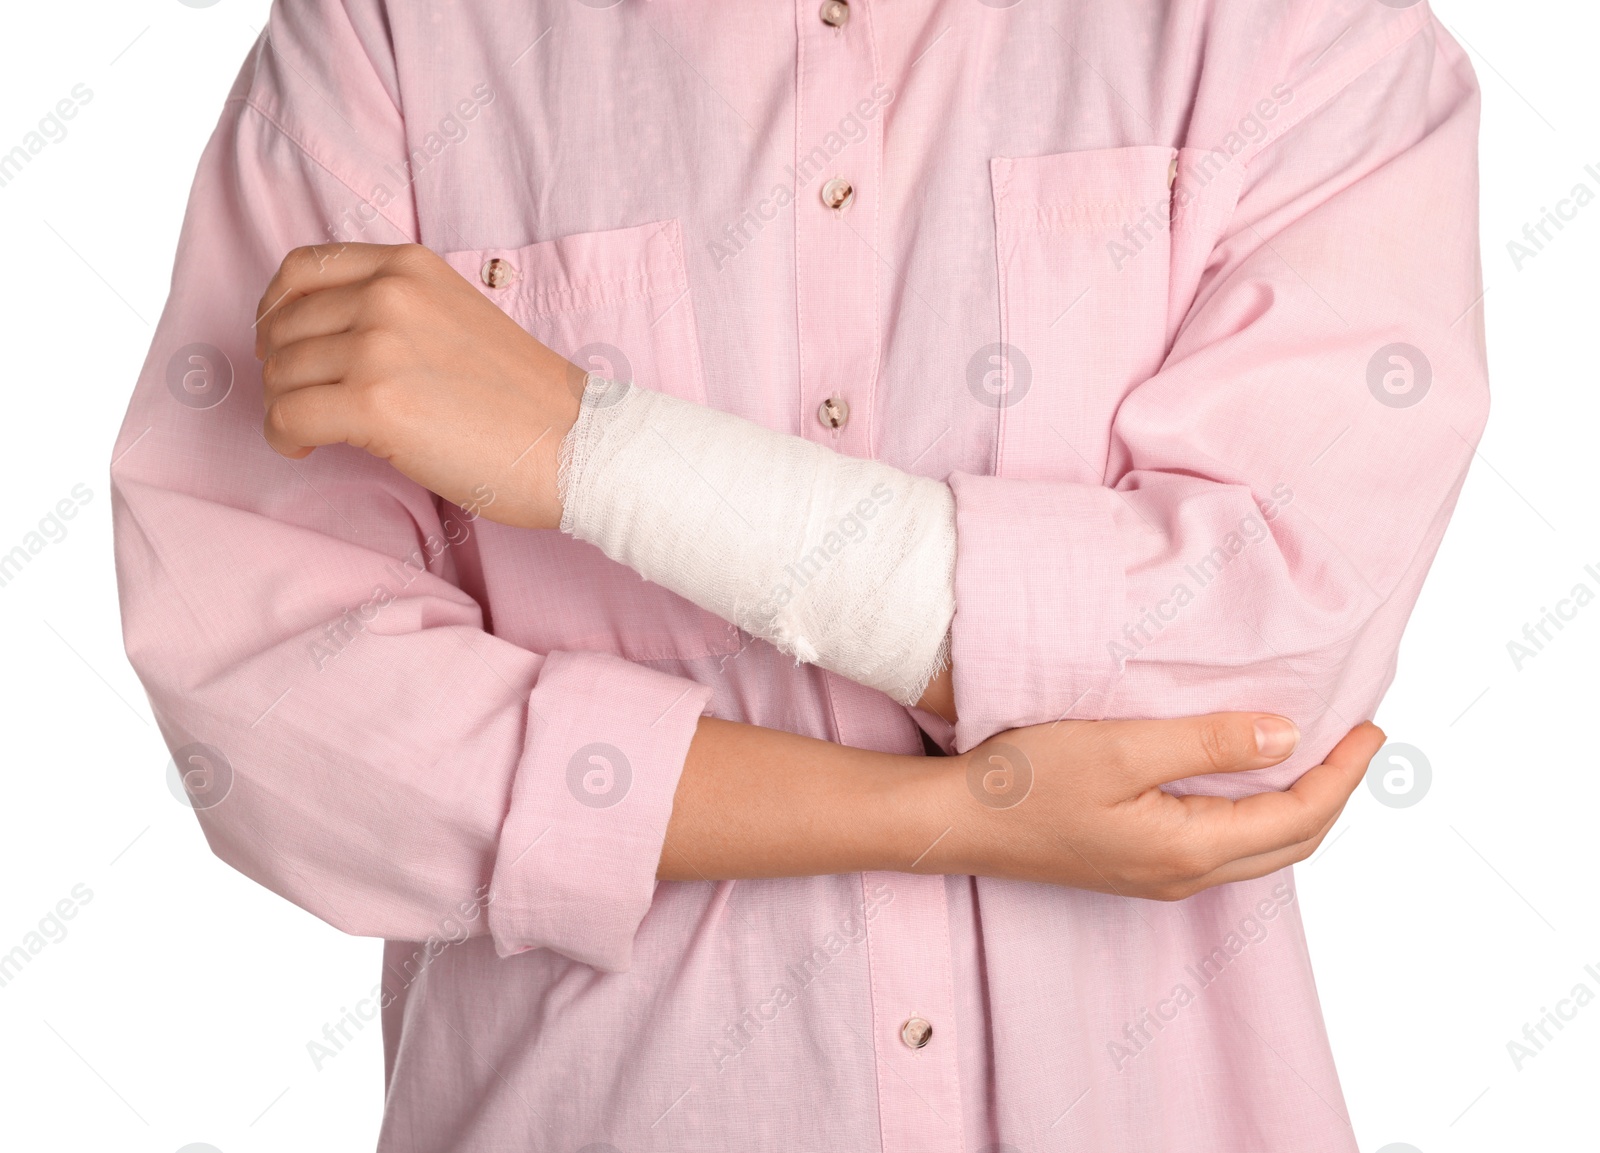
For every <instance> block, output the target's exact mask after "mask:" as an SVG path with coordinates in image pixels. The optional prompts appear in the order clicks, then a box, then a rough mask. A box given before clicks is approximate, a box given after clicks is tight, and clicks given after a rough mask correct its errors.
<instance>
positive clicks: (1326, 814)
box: [1176, 723, 1384, 872]
mask: <svg viewBox="0 0 1600 1153" xmlns="http://www.w3.org/2000/svg"><path fill="white" fill-rule="evenodd" d="M1383 740H1384V737H1383V730H1381V729H1379V728H1378V726H1376V725H1374V724H1371V723H1364V724H1361V725H1357V726H1356V727H1355V728H1354V729H1352V730H1350V732H1349V733H1348V734H1346V736H1345V738H1344V739H1343V740H1341V741H1340V742H1339V743H1338V744H1337V745H1335V746H1334V747H1333V750H1332V751H1331V752H1330V753H1329V754H1328V759H1327V760H1326V761H1324V762H1323V763H1322V764H1320V765H1318V766H1316V767H1315V768H1313V769H1311V770H1310V771H1309V772H1307V773H1305V775H1303V776H1302V777H1301V778H1300V779H1299V780H1298V781H1296V782H1295V783H1294V784H1293V785H1292V786H1290V787H1289V788H1288V789H1287V790H1285V791H1283V792H1268V793H1257V794H1255V795H1254V796H1249V797H1243V798H1241V799H1239V800H1237V801H1230V800H1227V799H1226V798H1223V797H1201V796H1187V797H1180V798H1176V799H1177V801H1178V803H1179V804H1180V805H1181V806H1183V808H1184V810H1185V811H1186V813H1187V815H1188V818H1189V820H1188V823H1187V827H1186V828H1184V829H1181V830H1179V832H1178V834H1177V835H1178V837H1179V838H1180V839H1182V840H1183V841H1184V842H1185V846H1186V848H1187V849H1188V850H1189V852H1190V853H1191V854H1193V855H1194V856H1196V857H1198V859H1199V860H1200V861H1201V862H1202V864H1203V865H1204V866H1205V868H1206V869H1207V871H1208V872H1209V871H1212V870H1215V869H1218V868H1221V867H1223V866H1225V865H1227V864H1229V863H1230V862H1237V861H1243V860H1246V859H1249V858H1251V857H1257V856H1260V855H1261V854H1264V853H1278V852H1281V851H1283V850H1286V849H1289V848H1291V847H1293V846H1296V845H1300V844H1303V843H1305V842H1307V841H1310V840H1313V839H1315V838H1316V837H1318V836H1320V835H1321V833H1322V832H1323V831H1325V830H1326V829H1327V828H1328V827H1329V826H1330V825H1331V824H1332V823H1333V822H1334V821H1335V820H1337V819H1338V816H1339V814H1340V813H1341V812H1342V811H1343V810H1344V806H1345V802H1346V801H1348V800H1349V799H1350V794H1351V793H1352V792H1354V791H1355V788H1356V786H1357V785H1359V784H1360V783H1361V778H1362V776H1363V775H1364V774H1365V773H1366V768H1367V763H1368V762H1369V761H1371V760H1372V757H1373V754H1375V753H1376V752H1377V751H1378V749H1380V748H1381V747H1382V746H1383Z"/></svg>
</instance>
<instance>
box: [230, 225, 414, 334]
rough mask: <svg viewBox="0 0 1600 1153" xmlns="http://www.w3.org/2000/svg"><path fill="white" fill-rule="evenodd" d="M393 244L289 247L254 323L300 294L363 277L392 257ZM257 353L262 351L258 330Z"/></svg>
mask: <svg viewBox="0 0 1600 1153" xmlns="http://www.w3.org/2000/svg"><path fill="white" fill-rule="evenodd" d="M403 247H406V246H405V245H395V244H311V245H307V246H305V247H303V248H296V249H294V250H292V251H291V252H290V253H289V255H288V256H285V257H284V258H283V263H282V264H280V265H279V266H278V271H277V272H276V273H275V274H274V275H273V277H272V279H271V280H270V281H269V282H268V283H267V288H266V291H265V292H263V293H262V294H261V299H260V300H259V301H258V302H257V303H256V320H255V327H256V328H257V329H258V330H259V328H260V325H261V321H262V319H263V318H264V317H266V316H267V315H269V314H270V313H272V312H274V311H275V310H277V309H280V308H282V307H284V306H285V305H287V304H291V303H293V302H294V301H296V300H298V299H299V298H300V297H302V296H306V295H308V294H310V293H313V292H316V291H318V290H320V289H324V288H338V287H341V286H343V285H346V284H353V283H355V282H356V281H358V280H365V279H366V278H367V277H369V276H371V275H373V273H375V272H377V271H378V270H379V269H380V268H383V267H384V266H385V265H386V264H388V263H389V262H390V261H392V260H393V259H394V254H395V250H396V249H397V248H403ZM256 355H257V356H260V355H261V345H260V333H259V331H258V332H257V342H256Z"/></svg>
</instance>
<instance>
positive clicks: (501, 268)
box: [480, 256, 517, 288]
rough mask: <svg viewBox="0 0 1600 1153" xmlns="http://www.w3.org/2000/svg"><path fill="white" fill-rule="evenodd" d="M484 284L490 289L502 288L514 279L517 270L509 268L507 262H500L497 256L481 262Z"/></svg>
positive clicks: (508, 262) (509, 263)
mask: <svg viewBox="0 0 1600 1153" xmlns="http://www.w3.org/2000/svg"><path fill="white" fill-rule="evenodd" d="M480 275H481V276H482V277H483V282H484V284H486V285H488V286H489V287H490V288H504V287H505V286H506V285H508V284H510V283H511V282H512V281H513V280H515V279H516V276H517V270H516V269H515V268H512V267H511V262H510V261H509V260H501V259H500V258H499V257H498V256H496V257H494V258H493V259H490V260H486V261H484V262H483V272H482V273H481V274H480Z"/></svg>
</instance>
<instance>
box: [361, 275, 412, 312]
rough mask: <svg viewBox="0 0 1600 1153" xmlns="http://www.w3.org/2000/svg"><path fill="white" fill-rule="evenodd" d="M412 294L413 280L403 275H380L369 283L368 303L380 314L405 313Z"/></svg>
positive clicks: (409, 304)
mask: <svg viewBox="0 0 1600 1153" xmlns="http://www.w3.org/2000/svg"><path fill="white" fill-rule="evenodd" d="M412 296H413V291H412V287H411V282H410V281H408V280H407V279H406V278H405V277H403V276H380V277H378V278H377V279H375V280H373V281H372V282H371V283H370V284H368V285H367V291H366V300H367V304H368V306H369V307H371V308H372V309H374V310H375V311H376V312H377V313H378V315H379V316H393V315H396V314H403V313H404V312H405V311H406V310H407V309H408V308H410V306H411V300H412Z"/></svg>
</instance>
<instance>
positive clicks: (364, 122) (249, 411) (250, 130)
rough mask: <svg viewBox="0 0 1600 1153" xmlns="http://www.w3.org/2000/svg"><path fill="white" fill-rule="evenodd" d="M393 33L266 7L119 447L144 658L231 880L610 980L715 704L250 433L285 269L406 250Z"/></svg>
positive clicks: (402, 929) (195, 203)
mask: <svg viewBox="0 0 1600 1153" xmlns="http://www.w3.org/2000/svg"><path fill="white" fill-rule="evenodd" d="M385 36H386V33H385V31H384V29H383V26H382V22H381V21H379V20H376V19H370V18H368V19H363V18H362V17H360V16H354V17H353V16H351V15H350V13H349V12H348V11H347V10H346V8H345V7H344V6H343V5H341V4H340V3H337V2H334V0H306V2H300V3H283V4H279V5H275V6H274V9H273V14H272V19H271V22H270V24H269V27H268V29H267V31H266V32H265V33H264V35H263V37H262V38H261V40H260V42H259V43H258V44H257V46H256V50H255V51H254V52H253V53H252V55H251V57H250V58H249V60H248V61H247V63H246V65H245V67H244V70H243V71H242V72H241V74H240V77H239V79H238V81H237V83H236V85H235V88H234V91H233V93H232V95H231V97H230V99H229V101H228V103H227V105H226V108H225V111H224V114H223V116H222V118H221V122H220V123H219V125H218V127H217V129H216V131H215V133H214V135H213V137H212V139H211V141H210V142H209V144H208V146H207V148H206V150H205V153H204V156H203V158H202V161H201V164H200V167H199V171H198V174H197V176H196V178H195V182H194V186H193V190H192V193H191V197H190V201H189V205H188V210H187V214H186V217H185V221H184V227H183V232H182V236H181V239H180V242H179V247H178V256H177V261H176V267H175V270H174V274H173V280H172V287H171V293H170V296H169V299H168V302H167V305H166V308H165V311H164V313H163V315H162V319H161V322H160V325H159V327H158V329H157V332H156V335H155V338H154V341H153V343H152V346H151V349H150V352H149V355H148V358H147V360H146V363H145V365H144V368H143V371H142V373H141V375H140V378H139V382H138V385H137V387H136V390H135V393H134V396H133V398H132V400H131V402H130V405H129V409H128V414H127V417H126V421H125V423H124V425H123V428H122V431H121V434H120V436H119V437H118V440H117V444H116V447H115V449H114V451H113V462H112V467H111V475H112V491H113V501H114V518H115V522H114V523H115V535H116V559H117V569H118V578H119V587H120V595H121V607H122V615H123V628H124V637H125V642H126V647H127V651H128V655H129V658H130V660H131V661H132V663H133V666H134V668H135V670H136V671H137V673H138V675H139V677H140V678H141V680H142V682H143V684H144V686H145V688H146V690H147V692H148V695H149V698H150V702H151V706H152V708H153V710H154V713H155V716H156V719H157V722H158V724H159V726H160V728H161V731H162V734H163V736H164V738H165V739H166V741H167V743H168V745H169V746H170V747H171V748H172V750H173V752H174V756H175V760H176V762H177V764H178V767H179V770H180V773H181V774H182V777H183V779H184V780H185V781H186V782H187V783H188V785H189V786H190V789H189V796H190V798H191V803H192V804H193V806H194V808H195V811H196V815H197V816H198V818H199V820H200V823H201V825H202V827H203V829H204V831H205V834H206V837H207V839H208V841H209V843H210V845H211V847H212V848H213V850H214V851H215V852H216V853H217V854H218V856H220V857H221V858H222V859H223V860H225V861H226V862H228V863H229V864H230V865H232V866H234V867H235V868H237V869H239V870H240V871H241V872H243V873H245V874H247V875H248V876H250V877H252V878H254V879H255V880H256V881H258V882H259V883H261V884H262V885H265V886H266V887H267V888H269V889H271V890H273V891H275V892H277V893H279V894H281V895H282V896H284V897H286V898H288V899H289V900H291V901H293V902H295V903H296V904H298V905H300V906H302V907H304V908H305V909H307V910H309V911H310V912H312V913H314V914H315V915H317V916H318V917H321V918H322V919H324V920H325V921H327V922H329V923H331V924H333V925H335V926H337V927H338V928H340V929H343V930H345V931H347V932H350V933H355V934H362V935H372V936H381V937H386V938H391V939H397V940H426V939H429V938H432V937H436V936H441V935H446V934H453V933H456V932H459V931H461V927H462V926H463V925H464V926H465V928H466V931H468V932H469V933H473V934H477V935H485V934H492V935H493V937H494V939H495V944H496V947H497V949H498V951H499V952H500V953H502V954H506V955H509V954H512V953H516V952H520V951H523V950H526V949H529V948H534V947H545V948H549V949H553V950H557V951H559V952H562V953H565V954H566V955H568V956H570V957H573V958H576V959H579V960H582V961H585V962H588V963H591V964H593V965H596V966H599V967H602V968H607V969H623V968H626V967H627V965H628V963H629V959H630V951H631V946H632V941H633V937H634V935H635V933H636V931H637V929H638V926H639V924H640V922H641V920H642V919H643V918H644V916H645V915H646V913H647V911H648V909H649V906H650V901H651V895H652V891H653V886H654V881H655V873H656V868H657V864H658V862H659V858H660V854H661V849H662V842H663V838H664V835H665V829H666V824H667V819H668V817H669V815H670V812H671V806H672V798H673V794H674V791H675V789H676V784H677V780H678V777H679V775H680V773H681V772H682V768H683V760H684V756H685V753H686V750H687V748H688V745H689V742H690V740H691V739H692V737H693V735H694V732H695V728H696V725H697V723H698V720H699V717H700V715H701V712H702V710H703V709H704V707H705V706H706V703H707V700H708V697H709V692H708V690H706V689H705V688H703V687H702V686H700V685H698V684H696V683H694V682H692V681H689V680H685V679H681V678H677V677H673V676H669V675H667V674H664V673H660V672H655V671H652V670H649V669H645V668H643V667H640V666H636V665H633V664H630V663H629V662H627V661H624V660H621V659H620V658H616V657H612V656H609V655H605V654H598V653H561V652H554V653H536V652H530V651H527V650H526V649H523V648H520V647H518V646H516V645H513V644H511V643H508V642H507V641H505V640H502V639H500V638H498V637H496V636H494V635H493V634H492V633H490V632H489V631H487V630H486V628H485V620H484V612H483V609H482V606H481V605H480V604H479V602H478V601H477V600H476V599H474V598H473V597H472V596H470V595H468V593H467V592H466V591H464V589H463V587H462V584H463V581H462V579H461V578H460V575H459V574H460V572H461V566H462V565H463V564H466V563H468V558H469V557H470V556H471V555H472V551H473V548H474V546H475V542H474V541H473V539H472V537H473V533H474V530H475V528H476V527H477V524H476V522H475V520H474V519H473V517H472V516H471V515H469V514H468V513H466V512H464V511H463V510H462V509H459V508H456V507H455V506H452V505H448V504H443V503H442V502H439V501H438V500H437V498H435V497H434V496H433V495H432V494H430V493H428V492H426V491H425V490H423V489H421V488H420V487H418V486H417V485H415V484H413V483H411V482H410V481H408V480H407V479H406V478H404V477H403V476H401V475H400V474H399V473H397V472H396V471H395V470H394V469H392V468H391V467H390V466H389V465H388V464H386V463H385V462H382V461H380V460H377V459H375V458H373V457H370V456H368V455H366V454H365V453H362V452H360V451H358V450H356V449H353V448H350V447H348V446H335V447H331V448H322V449H318V450H317V451H316V452H315V453H313V454H312V455H311V456H309V457H308V458H306V459H305V460H302V461H290V460H287V459H285V458H283V457H280V456H278V455H277V454H275V453H274V452H272V450H271V449H270V448H269V447H268V446H267V444H266V442H265V441H264V439H263V438H262V436H261V433H260V428H261V421H262V401H261V384H260V374H259V368H258V365H257V363H256V361H255V358H254V355H253V338H254V332H253V328H252V323H253V320H254V313H255V305H256V301H257V298H258V297H259V294H260V293H261V291H262V289H263V288H264V286H265V285H266V284H267V282H268V281H269V279H270V278H271V276H272V274H273V273H274V272H275V271H276V269H277V267H278V264H279V262H280V261H281V260H282V258H283V257H284V256H285V255H286V254H287V253H288V251H289V250H290V249H291V248H293V247H296V246H298V245H303V244H312V243H318V242H327V241H329V240H332V239H339V240H348V239H356V240H365V241H372V242H402V241H412V240H415V239H416V234H417V229H416V221H415V213H414V209H413V207H412V202H411V198H410V195H409V192H408V189H407V188H406V186H405V184H404V183H403V181H402V180H397V179H396V176H397V175H403V173H404V172H405V170H406V149H405V135H404V130H403V125H402V122H401V119H400V114H399V112H398V103H399V100H398V94H397V92H396V90H395V86H394V81H393V69H392V67H390V66H388V65H386V63H385V61H386V59H387V53H388V48H387V44H386V41H385ZM329 251H330V254H331V255H330V258H331V259H336V258H337V255H336V252H335V250H334V249H333V248H330V250H329ZM486 495H490V496H492V494H486ZM484 909H487V915H482V916H480V915H479V913H480V912H482V911H483V910H484Z"/></svg>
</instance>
